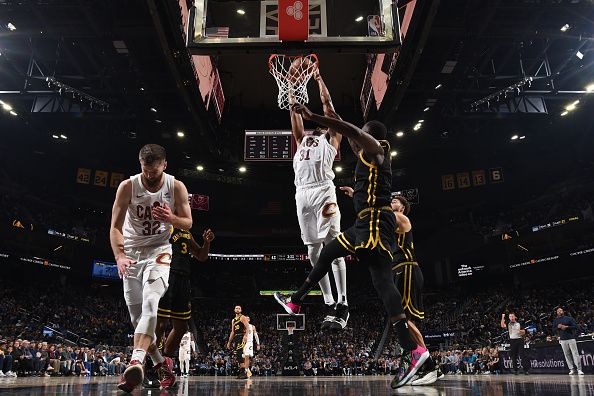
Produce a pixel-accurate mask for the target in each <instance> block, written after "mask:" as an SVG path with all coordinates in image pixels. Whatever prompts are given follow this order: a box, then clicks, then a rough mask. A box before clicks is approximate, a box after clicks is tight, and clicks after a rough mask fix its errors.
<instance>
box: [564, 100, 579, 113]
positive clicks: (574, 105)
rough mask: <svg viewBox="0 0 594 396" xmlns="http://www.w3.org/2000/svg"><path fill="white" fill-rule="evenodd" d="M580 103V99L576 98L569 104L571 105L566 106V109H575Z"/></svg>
mask: <svg viewBox="0 0 594 396" xmlns="http://www.w3.org/2000/svg"><path fill="white" fill-rule="evenodd" d="M578 103H580V101H579V100H576V101H575V102H573V103H572V104H569V105H567V106H565V110H567V111H573V110H575V109H576V107H577V105H578Z"/></svg>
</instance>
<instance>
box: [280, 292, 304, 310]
mask: <svg viewBox="0 0 594 396" xmlns="http://www.w3.org/2000/svg"><path fill="white" fill-rule="evenodd" d="M274 299H275V300H276V302H278V303H279V304H280V305H282V306H283V308H284V309H285V311H287V313H288V314H290V315H297V314H299V312H301V305H298V304H294V303H292V302H291V301H290V298H289V297H286V296H283V295H282V294H280V293H278V292H277V293H274Z"/></svg>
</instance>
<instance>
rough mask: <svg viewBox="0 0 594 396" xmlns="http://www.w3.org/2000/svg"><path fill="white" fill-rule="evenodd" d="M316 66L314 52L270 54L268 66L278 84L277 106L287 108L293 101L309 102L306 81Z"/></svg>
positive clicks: (317, 63)
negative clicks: (300, 54)
mask: <svg viewBox="0 0 594 396" xmlns="http://www.w3.org/2000/svg"><path fill="white" fill-rule="evenodd" d="M318 67H319V62H318V57H317V56H316V55H315V54H311V55H305V56H288V55H282V54H272V55H270V58H269V59H268V68H269V71H270V74H272V76H273V77H274V79H275V80H276V85H277V86H278V97H277V101H278V107H279V108H281V109H285V110H289V109H290V107H291V105H292V104H293V103H300V104H306V103H308V102H309V96H308V94H307V83H308V82H309V80H310V79H311V77H312V75H313V74H314V73H315V71H316V70H318Z"/></svg>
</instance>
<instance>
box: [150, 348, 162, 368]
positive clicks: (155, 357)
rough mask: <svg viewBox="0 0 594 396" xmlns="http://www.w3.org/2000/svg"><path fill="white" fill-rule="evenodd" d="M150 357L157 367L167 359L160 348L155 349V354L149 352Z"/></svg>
mask: <svg viewBox="0 0 594 396" xmlns="http://www.w3.org/2000/svg"><path fill="white" fill-rule="evenodd" d="M148 355H149V356H150V357H151V360H152V361H153V363H154V364H155V366H156V365H157V364H160V363H163V362H164V361H165V358H164V357H163V355H161V352H159V348H155V350H154V352H149V354H148Z"/></svg>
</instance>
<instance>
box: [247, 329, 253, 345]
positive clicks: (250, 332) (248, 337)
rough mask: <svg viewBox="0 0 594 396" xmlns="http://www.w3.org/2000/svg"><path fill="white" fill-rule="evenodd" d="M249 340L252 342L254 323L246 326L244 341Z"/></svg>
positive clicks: (248, 341)
mask: <svg viewBox="0 0 594 396" xmlns="http://www.w3.org/2000/svg"><path fill="white" fill-rule="evenodd" d="M250 342H254V325H249V326H248V328H247V339H246V340H245V343H246V344H248V343H250Z"/></svg>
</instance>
